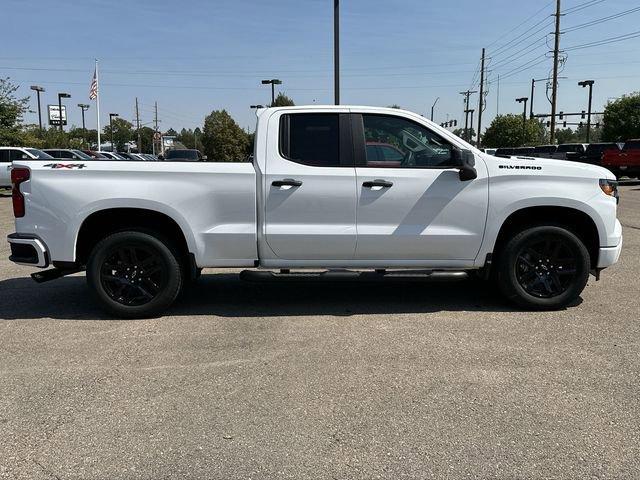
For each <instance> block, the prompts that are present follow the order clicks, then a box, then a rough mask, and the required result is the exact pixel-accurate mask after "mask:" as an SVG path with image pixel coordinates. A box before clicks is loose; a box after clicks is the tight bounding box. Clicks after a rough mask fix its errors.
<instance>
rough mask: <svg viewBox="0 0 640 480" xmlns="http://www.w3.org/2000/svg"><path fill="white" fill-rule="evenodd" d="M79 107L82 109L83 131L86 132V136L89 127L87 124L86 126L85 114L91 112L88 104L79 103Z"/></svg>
mask: <svg viewBox="0 0 640 480" xmlns="http://www.w3.org/2000/svg"><path fill="white" fill-rule="evenodd" d="M78 106H79V107H80V110H82V129H83V130H84V133H85V135H86V133H87V127H85V124H84V112H86V111H87V110H89V105H87V104H86V103H79V104H78Z"/></svg>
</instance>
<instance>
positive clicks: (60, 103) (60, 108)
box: [58, 93, 71, 132]
mask: <svg viewBox="0 0 640 480" xmlns="http://www.w3.org/2000/svg"><path fill="white" fill-rule="evenodd" d="M63 98H71V95H69V94H68V93H58V117H59V119H60V131H61V132H63V131H64V128H62V99H63Z"/></svg>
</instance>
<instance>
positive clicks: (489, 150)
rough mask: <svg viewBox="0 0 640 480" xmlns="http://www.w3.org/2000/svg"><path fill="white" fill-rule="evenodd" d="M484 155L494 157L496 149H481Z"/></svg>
mask: <svg viewBox="0 0 640 480" xmlns="http://www.w3.org/2000/svg"><path fill="white" fill-rule="evenodd" d="M481 150H482V151H483V152H484V153H487V154H489V155H495V154H496V150H497V149H496V148H483V149H481Z"/></svg>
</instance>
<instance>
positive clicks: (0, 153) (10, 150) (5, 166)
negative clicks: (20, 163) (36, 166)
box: [0, 147, 53, 188]
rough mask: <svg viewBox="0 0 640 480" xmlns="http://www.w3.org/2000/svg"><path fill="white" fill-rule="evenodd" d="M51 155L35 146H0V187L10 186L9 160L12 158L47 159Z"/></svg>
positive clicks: (11, 160) (12, 159) (50, 157)
mask: <svg viewBox="0 0 640 480" xmlns="http://www.w3.org/2000/svg"><path fill="white" fill-rule="evenodd" d="M52 158H53V157H52V156H51V155H48V154H46V153H44V152H43V151H41V150H38V149H36V148H24V147H0V188H10V187H11V174H10V171H11V162H13V161H14V160H49V159H52Z"/></svg>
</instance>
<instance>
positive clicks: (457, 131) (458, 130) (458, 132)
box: [451, 127, 476, 144]
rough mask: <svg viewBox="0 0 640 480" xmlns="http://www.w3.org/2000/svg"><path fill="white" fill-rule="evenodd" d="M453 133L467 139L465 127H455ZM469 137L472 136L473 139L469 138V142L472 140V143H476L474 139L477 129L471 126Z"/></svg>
mask: <svg viewBox="0 0 640 480" xmlns="http://www.w3.org/2000/svg"><path fill="white" fill-rule="evenodd" d="M451 133H453V134H454V135H456V136H458V137H460V138H462V139H463V140H464V139H465V137H464V127H463V128H456V129H455V130H454V131H453V132H451ZM469 138H470V139H471V140H470V141H469V140H467V141H468V142H470V143H473V144H475V140H474V139H475V138H476V131H475V129H473V128H470V129H469Z"/></svg>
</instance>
